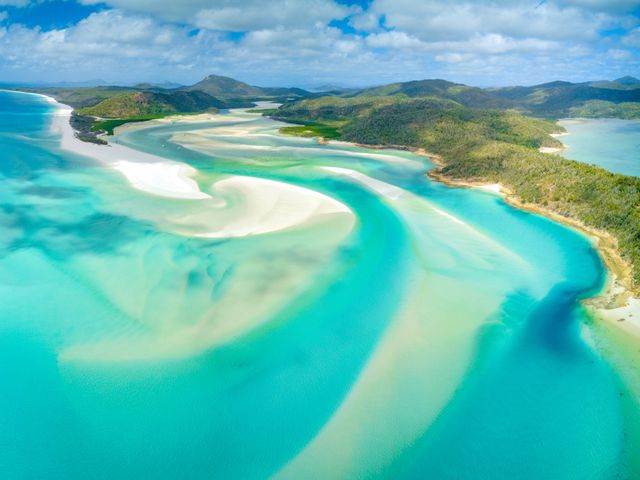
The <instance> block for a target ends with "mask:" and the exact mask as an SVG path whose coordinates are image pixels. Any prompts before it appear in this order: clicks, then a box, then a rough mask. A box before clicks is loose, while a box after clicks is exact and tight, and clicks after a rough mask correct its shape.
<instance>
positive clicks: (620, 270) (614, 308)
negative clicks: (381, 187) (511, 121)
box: [427, 162, 640, 340]
mask: <svg viewBox="0 0 640 480" xmlns="http://www.w3.org/2000/svg"><path fill="white" fill-rule="evenodd" d="M434 163H435V164H436V165H437V168H436V171H433V172H427V176H428V177H429V178H432V179H433V180H435V181H438V182H440V183H443V184H444V185H446V186H448V187H452V188H476V189H485V190H486V189H488V188H491V189H492V190H493V189H494V188H495V186H496V185H497V186H498V188H499V193H500V195H501V196H502V197H503V199H504V201H505V202H506V203H507V204H508V205H511V206H512V207H514V208H517V209H519V210H522V211H525V212H529V213H534V214H537V215H542V216H544V217H546V218H548V219H550V220H552V221H555V222H557V223H560V224H562V225H564V226H565V227H569V228H572V229H574V230H576V231H578V232H579V233H581V234H583V235H586V236H587V237H589V238H590V239H592V241H593V247H594V249H595V250H596V251H597V252H598V255H599V256H600V258H601V259H602V261H603V263H604V267H605V272H606V278H605V281H604V284H603V286H602V289H601V290H600V291H599V292H598V293H597V294H596V295H595V296H592V297H588V298H584V299H582V300H581V303H582V305H583V306H585V307H587V309H588V310H589V311H590V312H591V313H592V314H595V315H596V316H598V318H600V319H603V320H605V321H607V322H609V323H612V324H614V325H615V326H617V327H619V328H623V329H624V330H625V331H627V332H629V333H630V334H632V335H634V336H636V337H637V338H638V339H639V340H640V297H639V296H638V292H637V291H636V290H635V289H634V288H633V287H632V283H631V271H632V268H631V266H630V265H629V264H628V263H627V262H626V261H625V260H624V259H623V258H622V257H621V256H620V254H619V253H618V248H617V240H616V239H615V238H614V237H613V236H612V235H611V234H609V233H608V232H604V231H601V230H597V229H595V228H592V227H588V226H586V225H584V224H583V223H582V222H580V221H578V220H574V219H571V218H568V217H565V216H563V215H560V214H558V213H556V212H554V211H552V210H549V209H546V208H544V207H541V206H538V205H534V204H528V203H524V202H522V201H521V200H520V199H519V197H518V196H517V195H515V194H514V193H513V192H512V191H511V190H510V189H509V188H507V187H505V186H504V185H502V184H491V183H489V182H486V181H480V180H477V181H475V180H456V179H452V178H448V177H446V176H444V175H442V174H440V173H438V171H437V169H439V168H441V167H442V164H438V162H434Z"/></svg>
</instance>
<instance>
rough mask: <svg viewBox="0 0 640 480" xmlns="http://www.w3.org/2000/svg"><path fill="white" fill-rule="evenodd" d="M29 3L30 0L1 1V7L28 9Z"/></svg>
mask: <svg viewBox="0 0 640 480" xmlns="http://www.w3.org/2000/svg"><path fill="white" fill-rule="evenodd" d="M29 3H30V1H29V0H0V6H3V7H26V6H27V5H29Z"/></svg>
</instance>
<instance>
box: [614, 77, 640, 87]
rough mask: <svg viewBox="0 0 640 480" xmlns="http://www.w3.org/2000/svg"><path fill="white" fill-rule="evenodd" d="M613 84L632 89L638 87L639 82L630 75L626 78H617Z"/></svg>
mask: <svg viewBox="0 0 640 480" xmlns="http://www.w3.org/2000/svg"><path fill="white" fill-rule="evenodd" d="M614 82H615V83H619V84H621V85H628V86H634V87H638V86H640V80H639V79H637V78H636V77H632V76H630V75H627V76H626V77H620V78H617V79H615V80H614Z"/></svg>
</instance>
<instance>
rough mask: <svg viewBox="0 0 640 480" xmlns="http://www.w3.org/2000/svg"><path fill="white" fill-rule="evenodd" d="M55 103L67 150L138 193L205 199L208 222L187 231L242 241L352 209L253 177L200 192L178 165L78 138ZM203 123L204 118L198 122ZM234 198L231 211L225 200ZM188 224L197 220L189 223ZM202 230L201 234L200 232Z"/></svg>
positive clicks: (191, 170) (57, 124) (222, 182)
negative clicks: (117, 174) (93, 161)
mask: <svg viewBox="0 0 640 480" xmlns="http://www.w3.org/2000/svg"><path fill="white" fill-rule="evenodd" d="M45 98H47V101H49V102H51V103H53V104H55V105H56V106H57V107H58V109H57V110H56V112H55V118H54V121H53V125H52V129H54V130H55V131H56V132H58V133H60V134H61V135H62V138H61V146H62V148H64V149H65V150H68V151H71V152H73V153H77V154H79V155H83V156H87V157H90V158H94V159H96V160H98V161H99V162H101V163H103V164H104V165H106V166H108V167H110V168H113V169H114V170H116V171H118V172H120V173H122V174H123V175H124V176H125V177H126V178H127V180H128V181H129V183H130V184H131V185H132V186H133V187H134V188H136V189H138V190H141V191H144V192H147V193H151V194H154V195H159V196H164V197H171V198H181V199H189V200H204V201H206V203H205V204H204V205H203V207H204V209H206V210H204V213H206V217H208V220H209V221H208V222H204V224H203V223H202V222H200V221H199V220H200V217H199V216H193V217H184V218H183V219H182V221H180V222H177V223H179V224H180V226H181V227H187V230H188V231H189V233H186V232H182V233H183V234H188V235H193V236H197V237H206V238H227V237H240V236H245V235H257V234H263V233H269V232H275V231H278V230H283V229H286V228H291V227H294V226H297V225H301V224H304V223H307V222H310V221H313V220H316V219H317V218H318V217H319V216H323V215H333V214H343V215H344V214H348V215H353V213H352V212H351V210H350V209H349V208H348V207H347V206H345V205H343V204H342V203H340V202H338V201H336V200H334V199H333V198H331V197H329V196H327V195H324V194H321V193H319V192H315V191H313V190H310V189H307V188H302V187H297V186H295V185H291V184H288V183H285V182H277V181H274V180H266V179H261V178H254V177H245V176H234V177H229V178H226V179H224V180H220V181H218V182H216V183H215V184H214V185H213V187H212V193H213V195H209V194H207V193H205V192H202V191H201V190H200V188H199V187H198V184H197V183H196V182H195V181H194V180H193V178H192V176H194V175H195V174H196V173H197V171H196V170H195V169H194V168H192V167H190V166H189V165H185V164H183V163H180V162H175V161H172V160H167V159H163V158H161V157H157V156H154V155H150V154H147V153H144V152H140V151H137V150H134V149H131V148H128V147H125V146H122V145H118V144H109V145H97V144H93V143H87V142H82V141H80V140H78V138H76V136H75V133H74V131H73V129H72V128H71V125H70V124H69V116H70V115H71V112H72V109H71V108H70V107H68V106H65V105H62V104H60V103H58V102H56V101H55V100H54V99H52V98H50V97H46V96H45ZM202 120H204V119H202ZM229 197H233V198H234V199H235V200H236V202H234V205H235V206H233V207H229V205H230V204H229V202H227V201H226V199H227V198H229ZM192 220H195V222H193V221H192ZM203 229H204V230H205V231H200V232H198V230H203Z"/></svg>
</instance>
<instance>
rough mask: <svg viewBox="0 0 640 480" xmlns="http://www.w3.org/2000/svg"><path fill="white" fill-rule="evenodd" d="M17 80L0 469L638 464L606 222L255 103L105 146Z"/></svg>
mask: <svg viewBox="0 0 640 480" xmlns="http://www.w3.org/2000/svg"><path fill="white" fill-rule="evenodd" d="M0 102H2V103H3V104H4V105H3V110H7V111H16V112H20V113H21V114H22V113H24V112H25V111H27V112H31V113H33V115H31V116H29V120H28V121H27V120H20V119H19V117H18V116H16V117H14V118H7V117H3V118H2V119H0V132H1V133H0V142H1V143H2V149H3V152H5V161H4V162H3V163H2V166H1V167H0V168H1V173H2V178H1V180H0V181H2V183H3V188H2V189H1V192H2V193H0V195H2V203H1V205H0V228H2V232H3V235H2V237H1V238H2V240H1V241H2V244H1V247H0V248H1V250H0V252H1V255H0V272H1V274H2V275H1V276H0V278H1V279H2V283H1V284H0V302H1V304H2V305H3V308H2V310H1V313H0V320H1V323H0V342H1V343H2V346H3V348H2V349H0V352H1V353H0V355H1V356H2V362H3V363H2V364H3V365H4V366H5V371H6V372H7V374H5V375H4V376H2V377H1V378H0V392H2V395H1V396H0V412H2V420H3V426H4V428H3V429H2V431H1V433H0V447H2V452H3V453H2V455H0V472H2V476H3V477H4V478H53V479H56V478H60V479H63V478H64V479H70V478H71V479H75V478H122V479H127V478H158V479H162V478H166V479H175V478H248V479H254V478H255V479H260V478H268V477H274V478H295V479H300V478H305V479H312V478H318V479H327V478H455V479H464V478H488V479H489V478H491V479H493V478H496V479H502V478H505V479H507V478H509V479H512V478H519V479H528V478H531V479H539V478H554V479H588V478H593V479H600V478H616V477H615V476H616V475H617V476H618V477H619V478H625V476H629V475H630V472H631V471H630V468H632V466H630V465H631V464H629V462H628V461H627V460H628V458H629V457H630V456H631V455H630V451H632V450H630V449H632V448H633V446H634V445H633V444H632V443H630V442H632V440H629V438H630V437H629V436H625V434H626V433H627V432H629V431H630V429H632V428H636V427H637V422H638V419H637V416H634V413H633V409H629V408H626V407H625V405H624V404H623V402H621V400H620V398H621V397H620V393H621V392H626V390H624V385H622V384H621V383H620V381H619V379H618V375H617V373H618V370H617V367H618V365H617V364H614V365H615V368H612V366H611V365H610V363H609V362H608V360H607V359H605V358H603V357H602V356H601V354H600V350H595V349H594V348H593V346H592V345H593V342H594V338H595V339H596V340H597V338H596V337H594V336H595V335H597V332H596V331H591V330H587V326H586V324H585V320H586V317H585V314H584V312H583V310H582V309H581V307H580V306H579V303H578V300H579V299H580V298H582V297H585V296H587V295H589V294H591V293H594V292H596V291H597V290H598V289H599V288H600V286H601V283H602V281H603V267H602V265H601V263H600V261H599V259H598V257H597V255H596V254H595V252H594V250H593V248H592V246H591V245H590V243H589V241H588V239H586V238H584V237H582V236H581V235H579V234H577V233H575V232H573V231H571V230H569V229H566V228H564V227H562V226H560V225H558V224H555V223H553V222H550V221H548V220H545V219H543V218H541V217H538V216H534V215H530V214H526V213H523V212H520V211H517V210H514V209H513V208H511V207H509V206H507V205H506V204H505V203H504V202H503V201H502V199H501V198H500V197H499V196H497V195H494V194H492V193H487V192H480V191H474V190H460V189H450V188H447V187H444V186H442V185H439V184H437V183H434V182H432V181H430V180H428V179H427V178H426V177H425V175H424V172H425V171H426V170H427V169H428V168H430V165H429V163H428V161H427V160H425V159H423V158H421V157H417V156H415V155H412V154H410V153H407V152H400V151H384V152H380V151H373V150H366V149H361V148H357V147H355V146H352V145H348V144H343V143H336V144H330V145H319V144H318V143H316V142H315V141H313V140H309V139H300V138H294V137H283V136H281V135H278V134H277V128H278V124H276V123H275V122H272V121H270V120H268V119H265V118H262V117H260V116H258V115H256V114H249V113H246V112H242V111H232V112H230V113H228V114H222V115H217V116H213V117H211V118H210V117H208V116H204V117H199V118H198V119H196V121H171V120H169V121H166V120H164V121H159V122H155V123H152V124H150V125H149V124H147V125H144V126H137V127H133V128H128V129H125V130H124V131H122V132H121V133H119V134H118V135H117V137H116V139H115V142H116V145H115V146H114V147H97V148H104V149H106V151H107V152H109V154H106V153H104V151H103V152H101V153H99V154H96V155H93V156H94V158H93V159H91V158H86V157H85V156H83V152H86V153H90V152H88V151H86V150H82V148H84V147H82V146H78V145H77V144H76V145H75V146H73V145H71V144H69V142H72V141H73V138H69V137H68V136H67V139H66V142H67V143H66V144H65V140H64V138H65V137H64V132H63V131H61V130H60V128H58V130H57V131H51V128H50V125H51V119H52V118H54V120H55V119H56V118H57V119H58V120H59V119H60V111H59V110H55V109H54V107H52V106H51V105H48V104H46V102H44V101H42V99H39V98H38V97H33V96H23V95H19V94H0ZM56 111H57V112H58V116H54V115H51V113H54V112H56ZM23 116H24V115H23ZM20 118H22V117H20ZM54 125H56V123H55V121H54ZM57 125H58V127H59V126H60V124H59V123H58V124H57ZM62 125H63V126H64V124H62ZM67 133H68V132H67ZM61 135H62V138H63V143H62V147H65V148H62V147H61V145H60V138H61ZM24 138H28V139H29V143H26V142H25V140H24ZM70 148H71V150H74V151H69V149H70ZM109 148H111V149H112V150H109ZM114 152H116V154H115V155H114ZM140 152H144V153H140ZM114 156H115V157H117V158H115V161H114ZM171 179H174V180H175V182H174V181H173V180H171ZM172 182H173V183H172ZM176 185H177V187H175V188H174V186H176ZM568 459H570V460H568ZM523 465H526V468H525V469H523Z"/></svg>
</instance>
